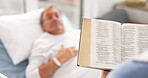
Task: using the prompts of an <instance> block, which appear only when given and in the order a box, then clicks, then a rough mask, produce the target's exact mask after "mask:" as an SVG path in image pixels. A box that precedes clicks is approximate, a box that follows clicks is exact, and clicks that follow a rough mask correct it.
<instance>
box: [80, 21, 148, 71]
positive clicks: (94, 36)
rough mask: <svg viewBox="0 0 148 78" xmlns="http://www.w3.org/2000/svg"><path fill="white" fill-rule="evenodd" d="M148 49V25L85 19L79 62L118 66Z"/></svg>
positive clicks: (96, 66) (113, 67) (103, 67)
mask: <svg viewBox="0 0 148 78" xmlns="http://www.w3.org/2000/svg"><path fill="white" fill-rule="evenodd" d="M146 49H148V25H146V24H130V23H124V24H121V23H119V22H115V21H108V20H98V19H83V24H82V31H81V40H80V48H79V57H78V65H79V66H82V67H92V68H98V69H105V70H108V69H115V68H116V67H117V65H118V64H120V63H122V62H124V61H125V60H127V59H131V58H133V57H134V56H137V55H139V54H140V53H142V52H143V51H145V50H146Z"/></svg>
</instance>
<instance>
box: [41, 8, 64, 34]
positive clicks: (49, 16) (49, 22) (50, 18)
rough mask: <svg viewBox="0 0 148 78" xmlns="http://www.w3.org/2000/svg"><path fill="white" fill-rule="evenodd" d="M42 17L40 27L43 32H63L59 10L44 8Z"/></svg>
mask: <svg viewBox="0 0 148 78" xmlns="http://www.w3.org/2000/svg"><path fill="white" fill-rule="evenodd" d="M42 19H43V23H42V28H43V30H44V32H48V33H50V34H53V35H59V34H62V33H64V26H63V22H62V20H61V16H60V12H59V11H58V10H56V9H55V8H49V9H47V10H45V11H44V13H43V16H42Z"/></svg>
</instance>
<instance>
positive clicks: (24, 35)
mask: <svg viewBox="0 0 148 78" xmlns="http://www.w3.org/2000/svg"><path fill="white" fill-rule="evenodd" d="M42 11H43V9H41V10H37V11H32V12H29V13H27V14H20V15H9V16H1V17H0V39H1V40H2V42H3V44H4V46H5V47H6V49H7V51H8V54H9V56H10V58H11V59H12V62H13V63H14V64H15V65H16V64H18V63H20V62H22V61H24V60H25V59H27V58H28V57H29V54H30V51H31V47H32V43H33V41H34V40H35V39H37V37H38V36H39V35H41V34H42V33H43V31H42V29H41V26H40V20H39V18H40V14H41V12H42ZM62 19H63V20H65V21H63V22H64V25H65V26H66V30H69V29H72V27H70V25H72V24H71V22H70V21H68V19H67V18H66V17H65V16H62Z"/></svg>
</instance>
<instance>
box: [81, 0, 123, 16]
mask: <svg viewBox="0 0 148 78" xmlns="http://www.w3.org/2000/svg"><path fill="white" fill-rule="evenodd" d="M121 1H124V0H83V15H82V16H83V17H84V18H92V17H98V16H101V15H103V14H105V13H107V12H108V11H110V10H112V8H113V6H114V5H115V4H116V3H118V2H121Z"/></svg>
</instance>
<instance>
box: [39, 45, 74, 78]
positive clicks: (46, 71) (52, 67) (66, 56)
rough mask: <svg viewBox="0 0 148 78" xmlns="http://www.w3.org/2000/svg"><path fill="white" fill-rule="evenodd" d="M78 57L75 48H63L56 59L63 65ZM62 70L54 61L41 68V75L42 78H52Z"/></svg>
mask: <svg viewBox="0 0 148 78" xmlns="http://www.w3.org/2000/svg"><path fill="white" fill-rule="evenodd" d="M76 55H77V50H75V48H74V47H71V48H66V49H65V48H63V47H62V48H61V49H60V50H59V53H58V54H57V56H56V58H57V59H58V60H59V61H60V63H61V64H63V63H65V62H66V61H68V60H70V59H71V58H73V57H75V56H76ZM58 68H60V67H59V66H58V65H57V64H56V63H55V62H54V61H53V60H51V61H49V62H48V63H46V64H44V65H41V66H40V67H39V74H40V77H41V78H51V77H52V76H53V74H54V73H55V72H56V71H57V70H58Z"/></svg>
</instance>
